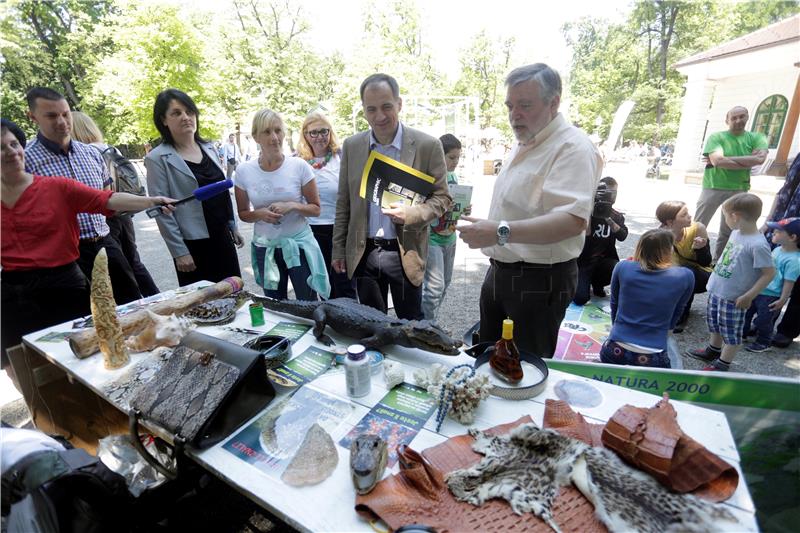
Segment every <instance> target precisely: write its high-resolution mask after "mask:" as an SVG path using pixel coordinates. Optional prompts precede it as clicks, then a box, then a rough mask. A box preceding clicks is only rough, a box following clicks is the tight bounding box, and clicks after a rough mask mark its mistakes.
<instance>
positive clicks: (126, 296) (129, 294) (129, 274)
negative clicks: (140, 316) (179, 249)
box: [78, 234, 142, 305]
mask: <svg viewBox="0 0 800 533" xmlns="http://www.w3.org/2000/svg"><path fill="white" fill-rule="evenodd" d="M103 248H105V249H106V254H108V273H109V275H110V277H111V288H112V289H114V301H115V302H117V305H122V304H126V303H128V302H132V301H134V300H138V299H139V298H141V297H142V293H141V292H139V285H138V284H137V283H136V276H135V275H134V274H133V269H132V268H131V265H130V263H128V260H127V259H126V258H125V254H124V253H123V252H122V247H121V246H120V245H119V243H118V242H117V240H116V239H114V237H112V236H111V234H108V235H106V236H105V237H102V238H101V239H100V240H97V241H90V240H81V241H80V243H79V244H78V249H79V250H80V253H81V255H80V257H79V258H78V266H79V267H80V268H81V270H82V271H83V273H84V275H86V279H88V280H89V281H90V282H91V281H92V268H93V267H94V258H95V257H97V254H98V253H99V252H100V250H102V249H103Z"/></svg>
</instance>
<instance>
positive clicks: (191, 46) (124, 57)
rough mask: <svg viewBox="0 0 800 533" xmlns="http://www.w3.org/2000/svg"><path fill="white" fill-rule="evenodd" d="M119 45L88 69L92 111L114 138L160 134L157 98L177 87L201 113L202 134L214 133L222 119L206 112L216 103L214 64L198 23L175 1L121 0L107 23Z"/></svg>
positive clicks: (88, 101)
mask: <svg viewBox="0 0 800 533" xmlns="http://www.w3.org/2000/svg"><path fill="white" fill-rule="evenodd" d="M105 31H107V32H108V33H109V38H111V36H112V35H113V39H114V42H115V49H114V51H113V52H112V53H110V54H108V55H107V56H105V57H104V58H103V59H102V60H101V61H99V62H98V63H97V64H96V65H95V66H94V67H93V68H92V69H91V70H90V72H89V73H88V75H87V78H88V79H89V80H90V82H91V84H92V90H91V93H90V94H89V95H88V96H87V98H86V100H85V106H86V108H87V109H86V111H87V113H89V114H91V115H92V116H93V118H94V119H95V120H96V121H97V122H98V124H99V125H100V127H101V128H102V129H103V131H104V132H105V134H106V136H107V137H108V140H109V141H111V142H113V143H122V144H131V143H132V144H140V143H143V142H146V141H148V140H153V139H156V138H157V137H158V136H159V135H158V131H157V130H156V128H155V125H154V124H153V103H154V102H155V98H156V96H157V95H158V93H159V92H161V91H162V90H164V89H167V88H170V87H173V88H176V89H180V90H182V91H184V92H186V93H187V94H189V95H190V96H191V97H192V98H193V99H194V100H195V102H196V103H197V105H198V107H199V109H200V113H201V120H200V126H201V134H203V135H209V136H216V135H217V134H218V133H219V131H220V128H221V125H220V124H218V123H215V122H214V121H213V120H211V121H209V120H208V117H213V116H214V113H213V112H212V113H210V114H208V116H207V111H209V110H210V109H213V108H214V107H215V106H217V105H218V104H217V103H216V101H215V100H214V99H213V98H211V97H210V96H211V91H209V90H208V87H209V85H208V84H207V83H206V77H205V75H206V73H207V72H208V71H209V70H210V69H211V68H213V66H212V65H210V64H209V60H208V59H207V58H206V55H205V53H204V50H205V47H204V42H203V39H202V35H201V34H200V32H198V30H197V29H196V24H195V23H194V21H192V20H191V18H190V17H187V16H186V15H185V14H184V13H181V11H180V9H179V8H178V7H177V6H170V5H163V4H161V5H156V4H149V3H148V4H145V3H140V2H135V1H123V2H120V3H119V4H118V5H117V9H116V10H115V13H114V14H113V15H111V19H110V25H109V26H108V27H107V28H106V30H105Z"/></svg>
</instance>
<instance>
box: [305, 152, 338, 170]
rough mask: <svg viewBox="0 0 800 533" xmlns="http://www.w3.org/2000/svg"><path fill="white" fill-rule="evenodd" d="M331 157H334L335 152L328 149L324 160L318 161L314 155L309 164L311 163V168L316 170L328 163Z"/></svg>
mask: <svg viewBox="0 0 800 533" xmlns="http://www.w3.org/2000/svg"><path fill="white" fill-rule="evenodd" d="M331 158H333V152H332V151H330V150H328V153H327V154H326V155H325V159H324V160H323V161H316V158H314V157H312V158H311V159H309V160H308V164H309V165H311V168H313V169H314V170H319V169H321V168H322V167H324V166H325V165H327V164H328V162H330V160H331Z"/></svg>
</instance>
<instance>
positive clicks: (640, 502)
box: [445, 424, 736, 533]
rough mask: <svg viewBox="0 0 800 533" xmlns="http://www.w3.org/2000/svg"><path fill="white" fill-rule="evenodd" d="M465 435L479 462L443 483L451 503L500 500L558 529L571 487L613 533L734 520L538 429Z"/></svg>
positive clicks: (706, 526) (612, 458)
mask: <svg viewBox="0 0 800 533" xmlns="http://www.w3.org/2000/svg"><path fill="white" fill-rule="evenodd" d="M470 435H472V436H473V437H474V438H475V442H474V444H473V445H472V448H473V449H474V450H475V451H476V452H478V453H480V454H483V455H484V458H483V459H482V460H481V461H480V462H478V463H476V464H475V465H474V466H473V467H471V468H466V469H463V470H456V471H453V472H451V473H450V474H448V475H447V476H446V478H445V481H446V482H447V486H448V487H449V489H450V491H451V492H452V493H453V495H454V496H455V497H456V499H458V500H461V501H465V502H469V503H471V504H473V505H481V504H482V503H483V502H485V501H487V500H489V499H491V498H502V499H504V500H506V501H508V503H509V504H510V505H511V508H512V509H513V510H514V512H515V513H517V514H522V513H525V512H532V513H534V514H535V515H536V516H538V517H540V518H541V519H542V520H544V521H545V522H547V524H548V525H550V527H552V528H553V530H554V531H559V528H558V526H557V525H556V523H555V521H554V520H553V514H552V508H553V502H554V501H555V499H556V495H557V494H558V491H559V489H560V488H561V487H563V486H565V485H568V484H569V483H574V484H575V486H576V487H577V488H578V490H580V491H581V492H582V493H583V495H584V496H586V498H587V499H589V501H591V502H592V504H594V507H595V513H596V514H597V517H598V519H600V521H602V522H603V523H604V524H605V525H606V527H608V529H609V530H610V531H639V532H643V533H649V532H652V533H661V532H665V531H667V532H670V531H691V532H701V531H716V530H717V529H718V525H717V522H719V521H727V522H732V523H734V524H735V523H736V518H735V517H734V516H733V515H732V514H731V513H730V512H729V511H728V510H727V509H725V508H723V507H721V506H718V505H713V504H709V503H706V502H703V501H701V500H698V499H697V498H695V497H694V496H688V495H681V494H675V493H672V492H669V491H668V490H666V489H665V488H664V487H663V486H661V485H660V484H659V483H658V482H657V481H656V480H655V479H653V478H652V477H651V476H649V475H647V474H645V473H643V472H639V471H638V470H634V469H633V468H631V467H629V466H628V465H626V464H625V463H623V462H622V461H621V460H620V459H619V458H618V457H617V456H616V455H614V453H613V452H611V451H609V450H606V449H604V448H595V447H592V446H589V445H588V444H585V443H583V442H581V441H579V440H575V439H571V438H569V437H564V436H562V435H560V434H558V433H556V432H555V431H552V430H549V429H539V428H538V427H537V426H536V425H535V424H523V425H521V426H519V427H517V428H515V429H514V430H513V431H511V432H510V433H509V434H508V435H503V436H493V435H489V434H488V433H484V432H482V431H478V430H475V429H471V430H470Z"/></svg>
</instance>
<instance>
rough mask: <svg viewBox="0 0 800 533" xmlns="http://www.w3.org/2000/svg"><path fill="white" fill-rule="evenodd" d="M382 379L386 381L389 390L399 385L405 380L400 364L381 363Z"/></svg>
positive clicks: (404, 372) (404, 373) (391, 362)
mask: <svg viewBox="0 0 800 533" xmlns="http://www.w3.org/2000/svg"><path fill="white" fill-rule="evenodd" d="M383 379H385V380H386V386H387V387H388V388H390V389H393V388H395V387H396V386H398V385H400V384H401V383H402V382H403V381H405V379H406V371H405V370H403V366H402V365H401V364H400V363H396V362H393V361H384V362H383Z"/></svg>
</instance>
